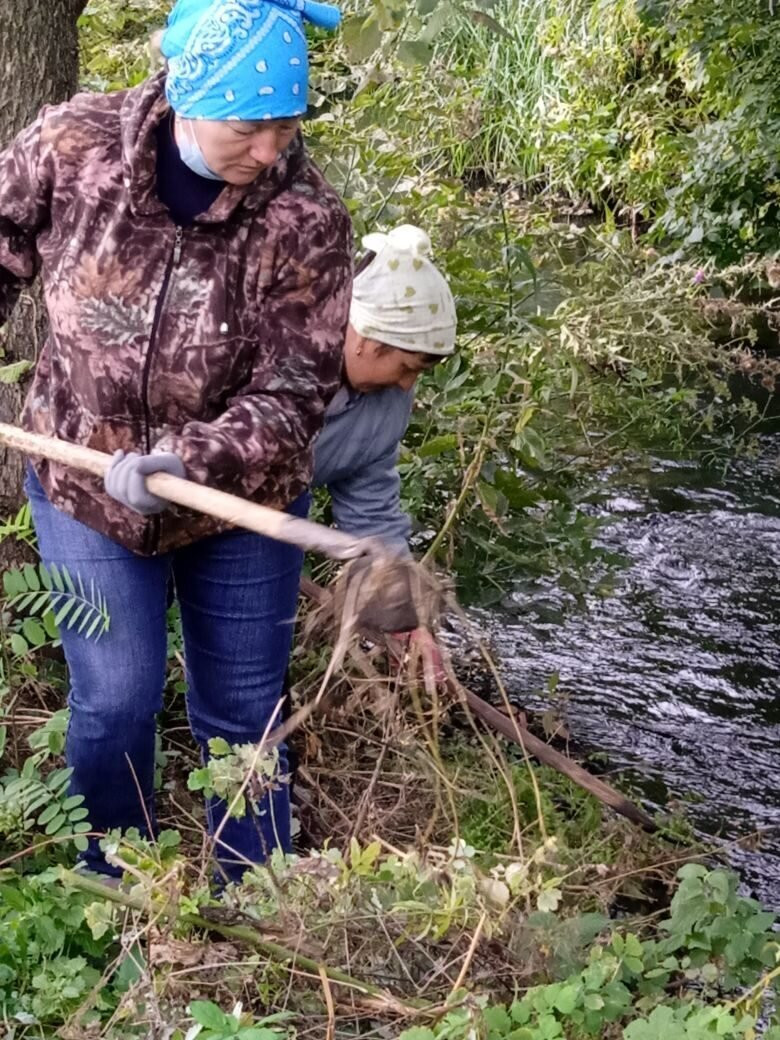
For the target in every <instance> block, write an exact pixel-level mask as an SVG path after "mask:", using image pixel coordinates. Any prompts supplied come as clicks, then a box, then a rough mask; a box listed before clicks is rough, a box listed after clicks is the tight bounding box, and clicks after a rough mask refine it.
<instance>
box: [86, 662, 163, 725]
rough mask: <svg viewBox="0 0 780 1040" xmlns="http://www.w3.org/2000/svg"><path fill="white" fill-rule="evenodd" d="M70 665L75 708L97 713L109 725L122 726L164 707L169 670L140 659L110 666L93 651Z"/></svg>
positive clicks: (143, 718) (153, 713)
mask: <svg viewBox="0 0 780 1040" xmlns="http://www.w3.org/2000/svg"><path fill="white" fill-rule="evenodd" d="M72 656H73V655H70V657H69V661H68V663H69V665H70V705H71V708H72V709H75V710H78V711H82V712H89V713H95V714H97V715H99V716H100V718H101V720H105V723H106V724H107V725H112V726H121V725H126V724H132V723H133V722H138V721H142V720H147V719H149V718H150V717H151V716H153V715H156V714H157V713H158V712H159V711H161V710H162V695H163V688H164V685H165V670H164V667H163V668H159V667H157V666H155V665H153V664H152V663H151V662H148V661H147V662H144V661H143V660H141V659H140V655H139V659H138V660H136V661H134V662H132V663H131V662H115V663H114V666H113V667H111V666H110V665H109V666H106V664H105V663H104V662H102V661H99V660H96V659H94V658H91V657H90V655H89V654H83V655H79V656H80V659H79V660H78V662H77V663H76V665H75V667H74V665H73V664H72V663H71V662H72Z"/></svg>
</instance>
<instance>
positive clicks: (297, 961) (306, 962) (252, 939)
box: [59, 868, 432, 1015]
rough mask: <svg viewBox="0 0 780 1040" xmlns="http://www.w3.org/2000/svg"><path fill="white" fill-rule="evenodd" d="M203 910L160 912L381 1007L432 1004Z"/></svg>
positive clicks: (134, 900)
mask: <svg viewBox="0 0 780 1040" xmlns="http://www.w3.org/2000/svg"><path fill="white" fill-rule="evenodd" d="M59 880H60V881H61V882H62V883H63V884H64V885H69V886H70V887H71V888H75V889H77V890H78V891H80V892H86V893H87V894H88V895H92V896H95V898H96V899H103V900H105V901H106V902H108V903H114V904H115V905H117V906H122V907H125V908H126V909H128V910H136V911H138V912H139V913H147V912H148V911H149V903H148V901H147V900H146V899H144V898H143V896H136V895H133V894H132V893H131V892H123V891H122V890H120V889H114V888H109V887H108V886H107V885H105V884H104V883H103V882H101V881H96V880H93V879H92V878H88V877H84V876H83V875H82V874H77V873H75V871H72V870H66V869H65V868H60V871H59ZM203 910H204V911H205V915H204V914H203V913H200V914H196V913H184V914H179V913H178V912H167V911H165V910H164V911H163V912H162V914H161V915H160V916H161V917H162V918H163V919H164V920H166V921H168V922H170V923H171V924H185V925H189V926H190V927H193V928H201V929H203V930H204V931H210V932H217V933H218V934H219V935H223V936H224V937H225V938H226V939H237V940H238V941H240V942H244V943H246V944H247V945H248V946H253V947H254V948H255V949H256V950H259V951H260V952H261V953H264V954H266V956H267V957H268V958H269V959H270V960H274V961H276V962H277V963H279V964H286V963H289V964H290V965H292V967H294V968H303V969H305V970H306V971H307V972H310V973H311V974H312V975H314V976H315V977H322V975H325V976H326V978H327V979H328V981H329V982H333V983H337V984H338V985H341V986H346V987H347V988H348V989H354V990H357V992H358V993H362V994H363V995H364V996H368V997H373V998H374V999H375V1000H377V1001H379V1002H380V1003H381V1005H382V1007H384V1008H385V1009H387V1010H393V1011H395V1012H396V1014H401V1015H409V1014H410V1013H413V1012H419V1011H425V1010H428V1009H429V1008H430V1007H431V1006H432V1005H431V1004H430V1002H429V1001H425V1000H417V999H414V998H410V999H407V1000H402V999H399V998H398V997H394V996H393V994H392V993H390V992H389V991H388V990H385V989H382V988H381V987H379V986H376V985H374V983H372V982H366V981H365V979H358V978H355V977H354V976H353V975H348V974H347V973H346V972H345V971H341V969H340V968H331V967H330V966H329V965H327V964H324V963H323V962H322V961H317V960H314V958H312V957H307V956H306V955H305V954H302V953H299V952H298V951H297V950H293V949H291V948H290V947H288V946H283V945H282V944H281V943H278V942H272V941H271V940H269V939H264V938H263V936H262V935H261V934H260V933H259V932H258V931H256V930H255V929H254V928H253V927H252V926H251V925H242V924H225V923H224V922H222V921H219V920H215V919H212V918H211V916H210V915H208V907H204V908H203Z"/></svg>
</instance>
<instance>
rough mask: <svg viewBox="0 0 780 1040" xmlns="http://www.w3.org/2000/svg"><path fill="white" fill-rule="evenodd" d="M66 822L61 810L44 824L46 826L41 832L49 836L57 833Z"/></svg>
mask: <svg viewBox="0 0 780 1040" xmlns="http://www.w3.org/2000/svg"><path fill="white" fill-rule="evenodd" d="M57 808H58V809H59V806H57ZM67 822H68V819H67V817H66V816H65V814H64V813H62V812H61V813H59V814H58V815H57V816H55V817H54V819H53V820H50V821H49V823H47V824H46V828H45V829H44V832H43V833H44V834H45V835H47V836H48V837H51V836H52V835H53V834H57V832H58V831H60V830H62V828H63V827H64V826H65V824H66V823H67Z"/></svg>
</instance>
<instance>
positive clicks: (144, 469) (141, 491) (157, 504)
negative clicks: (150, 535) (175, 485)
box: [105, 451, 186, 516]
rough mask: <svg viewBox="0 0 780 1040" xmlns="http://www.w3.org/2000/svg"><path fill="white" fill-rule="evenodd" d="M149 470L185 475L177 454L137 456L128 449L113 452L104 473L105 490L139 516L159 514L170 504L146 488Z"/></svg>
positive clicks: (175, 475)
mask: <svg viewBox="0 0 780 1040" xmlns="http://www.w3.org/2000/svg"><path fill="white" fill-rule="evenodd" d="M151 473H170V474H171V476H174V477H184V476H186V473H185V470H184V463H183V462H182V461H181V459H180V458H179V456H178V455H174V454H173V453H172V452H169V451H161V452H159V453H158V454H156V455H139V454H138V452H135V451H131V452H129V453H128V454H125V452H123V451H115V452H114V457H113V460H112V462H111V466H110V468H109V470H108V472H107V473H106V479H105V486H106V491H107V492H108V493H109V495H111V497H112V498H115V499H116V500H117V502H121V503H122V505H123V506H127V507H128V508H129V509H133V510H134V511H135V512H136V513H141V515H142V516H151V515H152V514H154V513H162V511H163V510H164V509H167V508H168V506H169V505H170V503H169V502H166V500H165V499H164V498H160V497H159V496H158V495H153V494H152V493H151V491H147V488H146V478H147V477H148V476H149V475H150V474H151Z"/></svg>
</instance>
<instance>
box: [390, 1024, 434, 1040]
mask: <svg viewBox="0 0 780 1040" xmlns="http://www.w3.org/2000/svg"><path fill="white" fill-rule="evenodd" d="M398 1040H436V1036H435V1034H434V1032H433V1030H432V1029H428V1027H427V1026H412V1028H411V1029H405V1030H404V1031H403V1033H401V1035H400V1036H399V1037H398Z"/></svg>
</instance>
